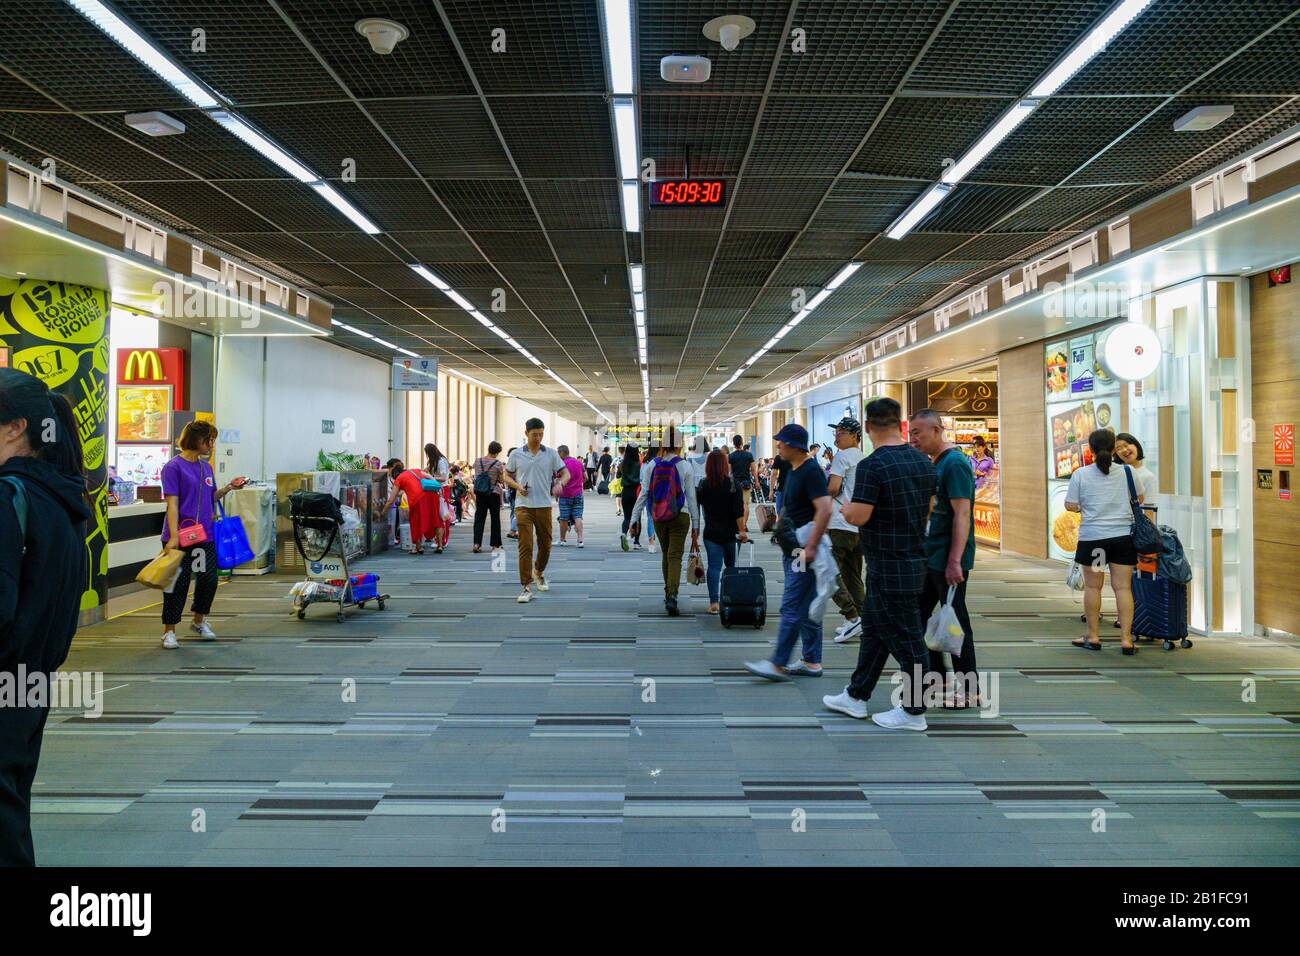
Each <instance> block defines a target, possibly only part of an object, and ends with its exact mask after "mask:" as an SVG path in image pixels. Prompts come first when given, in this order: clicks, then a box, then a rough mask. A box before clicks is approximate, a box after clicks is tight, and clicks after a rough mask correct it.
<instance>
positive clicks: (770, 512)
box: [751, 489, 776, 534]
mask: <svg viewBox="0 0 1300 956" xmlns="http://www.w3.org/2000/svg"><path fill="white" fill-rule="evenodd" d="M751 497H752V499H753V501H754V515H755V516H756V517H757V518H758V530H759V531H760V532H762V533H763V534H771V533H772V532H773V531H775V530H776V505H774V504H772V503H771V502H770V501H768V500H767V499H766V498H764V497H763V496H762V494H761V493H760V492H759V491H758V490H757V489H755V490H753V491H752V492H751Z"/></svg>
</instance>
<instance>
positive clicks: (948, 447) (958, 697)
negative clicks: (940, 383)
mask: <svg viewBox="0 0 1300 956" xmlns="http://www.w3.org/2000/svg"><path fill="white" fill-rule="evenodd" d="M909 428H910V429H911V434H912V443H913V445H915V446H916V448H917V449H918V450H919V451H921V452H923V453H925V454H927V455H929V456H930V460H931V461H933V462H934V470H935V472H936V474H937V475H938V479H939V480H938V484H937V485H936V486H935V494H934V504H933V507H932V508H931V510H930V526H929V528H928V529H927V531H926V535H925V542H924V547H925V585H924V587H923V589H922V591H921V619H922V620H928V619H929V617H930V614H931V613H932V612H933V611H934V609H935V607H937V606H938V605H939V604H940V603H946V602H947V600H948V589H949V588H950V587H955V588H956V590H955V591H954V592H953V598H952V605H953V610H954V611H955V612H956V614H957V620H958V622H960V624H961V629H962V631H963V633H964V634H965V635H966V636H965V639H964V640H963V641H962V645H961V653H960V654H954V655H953V658H952V669H953V681H952V682H951V683H950V684H949V688H950V689H949V691H948V693H946V694H945V696H944V704H943V706H944V707H949V708H962V707H975V706H978V705H979V678H978V674H977V671H976V670H975V637H974V634H973V632H972V631H971V625H970V614H969V613H967V611H966V582H967V579H968V578H969V576H970V572H971V568H973V567H974V566H975V523H974V521H973V520H972V516H971V510H972V508H973V507H974V504H975V470H974V469H973V468H972V467H971V463H970V459H968V458H967V457H966V455H965V454H964V453H963V452H962V450H961V449H960V448H958V447H957V446H956V445H954V444H952V442H950V441H948V440H947V439H946V438H944V434H943V419H942V418H941V416H940V415H939V413H938V412H936V411H935V410H934V409H932V408H923V409H921V410H920V411H919V412H917V413H916V414H914V415H913V416H912V418H911V422H910V424H909ZM930 670H932V671H934V672H936V673H938V674H943V673H944V672H945V667H944V661H943V654H942V653H940V652H938V651H930Z"/></svg>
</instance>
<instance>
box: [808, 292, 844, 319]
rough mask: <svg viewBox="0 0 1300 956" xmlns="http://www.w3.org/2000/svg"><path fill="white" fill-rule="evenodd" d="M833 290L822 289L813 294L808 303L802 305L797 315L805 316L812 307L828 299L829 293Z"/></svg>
mask: <svg viewBox="0 0 1300 956" xmlns="http://www.w3.org/2000/svg"><path fill="white" fill-rule="evenodd" d="M834 291H835V290H834V289H822V290H821V291H820V292H818V293H817V294H816V295H815V296H813V297H812V298H811V299H809V300H808V304H807V305H805V306H804V307H803V310H802V311H801V312H800V313H799V315H800V316H801V317H806V316H807V315H808V314H809V313H811V312H812V310H813V309H815V308H817V306H819V305H821V304H822V303H823V302H825V301H826V300H827V299H829V298H830V297H831V293H832V292H834Z"/></svg>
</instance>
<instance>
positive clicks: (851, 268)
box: [826, 262, 862, 292]
mask: <svg viewBox="0 0 1300 956" xmlns="http://www.w3.org/2000/svg"><path fill="white" fill-rule="evenodd" d="M861 268H862V263H861V262H850V263H849V264H848V265H846V266H845V267H844V268H843V269H841V270H840V271H839V272H837V273H835V278H834V279H832V280H831V281H830V282H828V283H826V288H828V289H830V290H831V291H832V292H834V291H835V290H836V289H838V288H839V287H840V286H842V285H843V284H844V281H845V280H846V279H848V277H849V276H851V275H853V273H855V272H857V271H858V270H859V269H861Z"/></svg>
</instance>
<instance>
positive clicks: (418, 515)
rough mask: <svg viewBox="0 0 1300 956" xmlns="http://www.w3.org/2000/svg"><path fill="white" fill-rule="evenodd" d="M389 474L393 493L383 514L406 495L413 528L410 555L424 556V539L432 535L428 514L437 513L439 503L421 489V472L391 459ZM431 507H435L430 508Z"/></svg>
mask: <svg viewBox="0 0 1300 956" xmlns="http://www.w3.org/2000/svg"><path fill="white" fill-rule="evenodd" d="M388 474H389V477H390V479H391V480H392V484H393V491H392V494H390V495H389V497H388V501H387V502H385V504H384V507H383V511H382V512H381V514H383V513H387V511H388V509H389V508H391V507H392V506H393V505H394V504H396V503H397V499H398V497H399V496H401V495H406V505H407V508H408V509H409V512H410V516H409V518H408V521H409V522H410V527H411V548H412V550H411V552H410V553H411V554H424V539H425V538H426V537H427V536H428V535H429V534H431V529H430V527H429V519H428V514H427V513H428V511H430V510H433V511H437V502H436V500H435V499H434V497H433V495H431V494H425V491H424V489H423V488H422V487H420V472H418V471H412V470H410V469H408V468H407V467H406V466H404V465H403V464H402V462H401V460H400V459H397V458H392V459H389V462H388ZM429 505H433V506H434V507H433V508H430V507H428V506H429Z"/></svg>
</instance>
